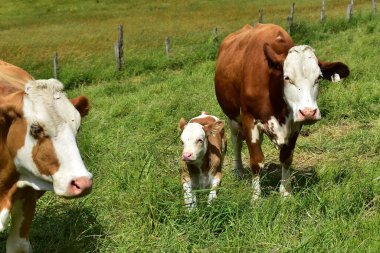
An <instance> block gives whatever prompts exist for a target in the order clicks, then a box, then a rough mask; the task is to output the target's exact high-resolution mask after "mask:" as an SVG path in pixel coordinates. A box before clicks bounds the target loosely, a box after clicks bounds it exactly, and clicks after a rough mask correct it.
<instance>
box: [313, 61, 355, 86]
mask: <svg viewBox="0 0 380 253" xmlns="http://www.w3.org/2000/svg"><path fill="white" fill-rule="evenodd" d="M318 65H319V67H320V68H321V71H322V75H323V79H326V80H330V81H331V80H334V79H335V77H334V75H335V74H338V75H339V77H340V78H344V77H347V76H348V75H349V74H350V69H349V68H348V66H347V65H346V64H344V63H342V62H323V61H320V60H318Z"/></svg>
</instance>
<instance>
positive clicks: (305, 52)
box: [284, 45, 321, 79]
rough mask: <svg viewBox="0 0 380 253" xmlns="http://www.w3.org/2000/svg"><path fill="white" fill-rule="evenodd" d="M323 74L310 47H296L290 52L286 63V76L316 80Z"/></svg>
mask: <svg viewBox="0 0 380 253" xmlns="http://www.w3.org/2000/svg"><path fill="white" fill-rule="evenodd" d="M320 74H321V70H320V68H319V66H318V58H317V57H316V56H315V53H314V49H313V48H311V47H310V46H306V45H302V46H295V47H292V48H291V49H290V50H289V53H288V55H287V57H286V59H285V62H284V75H289V76H291V77H293V78H297V79H298V78H306V79H309V78H311V79H315V78H317V77H318V76H319V75H320Z"/></svg>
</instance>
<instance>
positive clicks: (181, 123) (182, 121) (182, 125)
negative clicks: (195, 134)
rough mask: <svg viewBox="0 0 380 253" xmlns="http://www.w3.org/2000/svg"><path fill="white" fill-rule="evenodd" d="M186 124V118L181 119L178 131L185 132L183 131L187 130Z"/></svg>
mask: <svg viewBox="0 0 380 253" xmlns="http://www.w3.org/2000/svg"><path fill="white" fill-rule="evenodd" d="M186 124H187V122H186V120H185V119H184V118H181V119H180V120H179V122H178V129H179V130H180V131H183V129H184V128H185V126H186Z"/></svg>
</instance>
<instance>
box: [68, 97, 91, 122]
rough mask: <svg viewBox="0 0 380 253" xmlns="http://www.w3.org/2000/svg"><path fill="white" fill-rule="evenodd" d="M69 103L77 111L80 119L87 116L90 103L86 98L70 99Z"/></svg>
mask: <svg viewBox="0 0 380 253" xmlns="http://www.w3.org/2000/svg"><path fill="white" fill-rule="evenodd" d="M70 102H71V103H72V104H73V105H74V107H75V109H77V110H78V112H79V113H80V116H81V117H82V118H83V117H84V116H86V115H87V114H88V111H89V110H90V101H89V100H88V98H87V97H85V96H79V97H76V98H72V99H70Z"/></svg>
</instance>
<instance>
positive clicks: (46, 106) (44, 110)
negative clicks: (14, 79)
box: [23, 79, 81, 135]
mask: <svg viewBox="0 0 380 253" xmlns="http://www.w3.org/2000/svg"><path fill="white" fill-rule="evenodd" d="M23 111H24V117H25V118H26V120H27V121H28V123H30V124H32V123H38V124H41V125H43V126H44V128H45V130H46V131H50V134H53V135H55V134H56V133H57V131H58V128H59V126H60V125H62V124H68V125H69V126H70V128H72V130H73V131H75V132H76V131H77V129H78V127H79V125H80V120H81V118H80V114H79V112H78V111H77V110H76V109H75V107H74V106H73V105H72V104H71V102H70V101H69V99H68V98H67V97H66V94H65V93H64V92H63V85H62V83H60V82H59V81H57V80H55V79H49V80H37V81H30V82H29V83H28V84H27V85H26V86H25V96H24V108H23Z"/></svg>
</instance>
